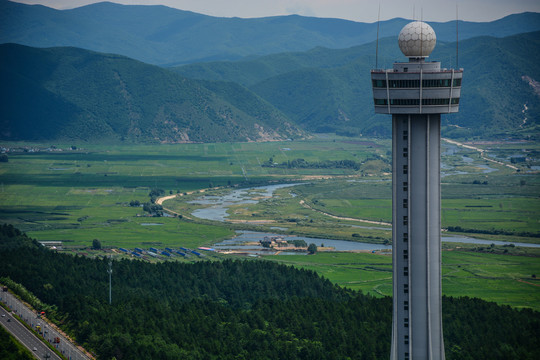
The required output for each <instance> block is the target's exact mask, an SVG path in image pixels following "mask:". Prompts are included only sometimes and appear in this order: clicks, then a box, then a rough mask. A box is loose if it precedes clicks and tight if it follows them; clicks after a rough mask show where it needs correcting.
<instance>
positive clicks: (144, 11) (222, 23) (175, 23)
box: [0, 0, 540, 65]
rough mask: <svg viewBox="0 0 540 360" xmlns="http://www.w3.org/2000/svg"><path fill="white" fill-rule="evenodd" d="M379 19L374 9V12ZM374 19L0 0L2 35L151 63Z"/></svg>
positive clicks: (355, 27) (293, 47) (519, 21)
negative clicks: (240, 14) (262, 15)
mask: <svg viewBox="0 0 540 360" xmlns="http://www.w3.org/2000/svg"><path fill="white" fill-rule="evenodd" d="M372 15H373V18H374V19H375V16H376V14H375V13H374V14H372ZM408 21H409V20H406V19H401V18H396V19H391V20H388V21H383V22H381V24H380V35H381V37H385V36H392V35H396V34H398V33H399V31H400V30H401V28H402V27H403V26H404V25H405V24H406V23H407V22H408ZM432 25H433V27H434V29H435V31H436V32H437V38H438V39H441V40H444V41H449V40H452V39H454V38H455V22H453V21H450V22H446V23H432ZM460 28H461V32H460V36H461V38H462V39H465V38H469V37H475V36H482V35H490V36H508V35H512V34H517V33H522V32H530V31H537V30H540V14H537V13H523V14H516V15H510V16H507V17H505V18H503V19H500V20H497V21H493V22H487V23H474V22H464V21H460ZM376 33H377V24H376V23H375V22H373V23H359V22H353V21H348V20H342V19H325V18H314V17H304V16H298V15H291V16H274V17H266V18H254V19H241V18H236V17H233V18H220V17H212V16H206V15H202V14H197V13H193V12H189V11H182V10H178V9H173V8H169V7H165V6H133V5H132V6H125V5H120V4H114V3H109V2H103V3H96V4H91V5H88V6H83V7H79V8H75V9H70V10H55V9H51V8H48V7H45V6H40V5H34V6H30V5H25V4H19V3H14V2H11V1H7V0H0V43H10V42H11V43H19V44H22V45H28V46H35V47H53V46H76V47H80V48H84V49H89V50H94V51H99V52H106V53H117V54H122V55H125V56H129V57H131V58H134V59H137V60H140V61H144V62H147V63H152V64H158V65H164V64H185V63H192V62H199V61H212V60H237V59H240V58H243V57H246V56H252V55H265V54H272V53H279V52H286V51H305V50H309V49H311V48H314V47H316V46H325V47H331V48H347V47H351V46H355V45H360V44H365V43H368V42H371V41H373V40H374V39H375V37H376Z"/></svg>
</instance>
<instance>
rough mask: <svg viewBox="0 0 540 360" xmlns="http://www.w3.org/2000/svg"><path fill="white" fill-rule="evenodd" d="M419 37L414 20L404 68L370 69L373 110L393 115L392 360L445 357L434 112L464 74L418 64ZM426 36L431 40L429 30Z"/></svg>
mask: <svg viewBox="0 0 540 360" xmlns="http://www.w3.org/2000/svg"><path fill="white" fill-rule="evenodd" d="M426 25H427V24H426ZM426 29H427V30H426ZM424 31H429V32H433V29H432V28H431V27H429V25H427V26H424V23H419V22H414V23H411V24H409V25H407V26H405V27H404V28H403V30H402V33H401V34H400V41H401V43H400V47H401V48H402V50H403V52H404V54H405V55H406V56H408V57H409V62H397V63H394V66H393V68H392V69H388V70H372V71H371V80H372V85H373V100H374V105H375V112H376V113H380V114H392V166H393V175H392V186H393V189H392V224H393V226H392V263H393V320H392V349H391V356H390V358H391V360H412V359H414V360H424V359H425V360H441V359H443V360H444V358H445V355H444V341H443V331H442V310H441V232H440V231H441V230H440V229H441V200H440V199H441V195H440V194H441V192H440V126H441V125H440V124H441V121H440V120H441V114H449V113H455V112H457V111H458V110H459V100H460V96H461V80H462V77H463V70H461V69H460V70H454V69H441V64H440V62H427V61H425V59H424V58H425V57H426V56H428V55H429V53H430V52H431V50H432V49H433V47H434V42H433V43H432V44H431V45H433V46H431V47H430V48H429V49H428V50H429V51H427V52H426V51H425V50H423V49H425V46H424V45H425V44H423V43H422V41H423V40H422V39H423V38H424V37H425V35H426V34H425V33H424ZM415 32H419V34H420V36H415V34H414V33H415ZM409 35H410V36H409ZM427 35H429V36H428V37H427V38H429V39H433V41H435V40H434V39H435V34H434V32H433V33H432V34H427ZM409 38H410V39H409ZM415 41H416V42H417V43H414V42H415ZM403 42H412V43H410V44H406V45H407V46H405V45H404V44H403ZM419 49H420V50H419Z"/></svg>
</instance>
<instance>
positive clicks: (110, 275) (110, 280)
mask: <svg viewBox="0 0 540 360" xmlns="http://www.w3.org/2000/svg"><path fill="white" fill-rule="evenodd" d="M107 273H109V305H110V304H112V256H111V257H109V269H108V270H107Z"/></svg>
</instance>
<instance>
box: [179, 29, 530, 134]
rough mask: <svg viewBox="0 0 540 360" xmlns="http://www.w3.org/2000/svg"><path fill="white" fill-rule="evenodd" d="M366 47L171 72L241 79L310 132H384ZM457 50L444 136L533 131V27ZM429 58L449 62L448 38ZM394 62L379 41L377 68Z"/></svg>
mask: <svg viewBox="0 0 540 360" xmlns="http://www.w3.org/2000/svg"><path fill="white" fill-rule="evenodd" d="M374 48H375V46H374V44H367V45H362V46H357V47H352V48H349V49H340V50H332V49H326V48H316V49H313V50H310V51H307V52H297V53H282V54H274V55H268V56H264V57H259V58H255V59H251V60H243V61H236V62H212V63H201V64H191V65H185V66H181V67H176V68H174V70H175V71H177V72H179V73H181V74H183V75H185V76H187V77H192V78H199V79H208V80H226V81H235V82H238V83H241V84H243V85H246V86H248V87H249V88H250V89H251V90H253V91H255V92H256V93H257V94H259V95H260V96H261V97H263V98H265V99H266V100H268V101H269V102H270V103H272V104H273V105H275V106H276V107H277V108H278V109H280V110H281V111H283V113H285V114H286V115H287V116H289V117H290V118H291V119H292V120H293V121H295V122H296V123H298V124H299V125H301V126H302V127H304V128H306V129H311V130H312V131H316V132H317V131H318V132H331V131H336V132H340V133H344V134H347V133H349V134H359V133H362V134H367V135H384V136H389V134H390V131H391V130H390V122H389V121H388V118H387V117H385V116H375V114H374V111H373V101H372V95H371V81H370V69H372V68H374V67H375V54H374ZM459 51H460V55H459V67H461V68H464V70H465V73H464V79H463V89H462V98H461V104H460V112H459V113H458V114H455V115H451V116H445V117H443V120H444V124H446V125H447V126H446V128H445V136H459V137H470V136H478V137H484V138H487V137H493V136H498V137H507V136H522V137H526V136H528V135H530V134H531V133H538V131H537V127H538V125H539V124H538V121H539V120H540V97H539V96H538V94H537V93H535V89H534V88H533V87H531V86H530V85H529V81H527V80H526V78H525V80H524V78H523V77H524V76H525V77H529V78H531V79H534V80H536V81H538V80H539V79H540V69H539V67H538V66H537V64H538V60H539V59H540V32H533V33H525V34H519V35H513V36H509V37H505V38H494V37H478V38H473V39H469V40H464V41H461V42H460V44H459ZM429 59H430V60H432V61H441V62H442V66H443V67H454V68H455V67H456V44H455V43H445V42H441V41H438V44H437V46H436V47H435V50H434V51H433V53H432V54H431V56H430V58H429ZM399 60H401V61H407V60H406V58H404V56H403V55H402V54H401V52H400V50H399V47H398V45H397V38H395V37H391V38H384V39H381V40H380V41H379V59H378V61H379V67H382V68H391V66H392V63H393V62H394V61H399ZM525 109H527V110H526V111H525V112H523V110H525ZM525 118H527V121H526V122H524V120H525ZM450 124H451V125H453V126H448V125H450Z"/></svg>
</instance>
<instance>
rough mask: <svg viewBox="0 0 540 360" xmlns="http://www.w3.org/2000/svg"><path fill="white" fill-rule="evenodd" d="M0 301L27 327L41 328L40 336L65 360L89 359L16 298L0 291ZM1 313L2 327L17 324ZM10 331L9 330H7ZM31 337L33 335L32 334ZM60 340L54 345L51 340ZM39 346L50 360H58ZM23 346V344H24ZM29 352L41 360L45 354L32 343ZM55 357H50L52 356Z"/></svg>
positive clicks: (45, 347) (3, 311)
mask: <svg viewBox="0 0 540 360" xmlns="http://www.w3.org/2000/svg"><path fill="white" fill-rule="evenodd" d="M0 301H2V302H3V303H4V304H6V305H7V306H8V307H9V308H10V309H11V310H12V311H13V312H14V313H16V314H17V315H19V316H20V317H21V318H22V319H23V320H24V321H25V322H26V323H27V324H28V325H30V326H31V327H32V328H33V329H36V326H37V325H39V326H41V329H42V332H43V333H42V335H43V337H44V338H45V340H47V341H48V342H49V343H51V344H52V345H53V346H54V347H56V348H57V349H58V350H59V351H60V352H61V353H62V354H63V355H64V356H65V357H66V358H67V359H69V360H88V359H89V357H88V356H86V355H85V354H83V353H82V352H81V351H80V350H79V349H78V348H77V347H76V346H75V345H74V344H72V343H71V342H70V341H69V340H68V339H66V338H65V337H64V336H63V335H62V334H60V333H58V332H57V331H56V330H55V329H54V328H52V327H51V326H50V325H48V323H46V322H45V321H43V319H39V318H38V317H37V315H36V313H35V312H33V311H32V310H30V309H29V308H27V307H26V306H24V305H23V304H22V303H21V302H20V301H19V300H18V299H17V298H15V297H14V296H13V295H11V294H10V293H8V292H2V291H0ZM0 308H1V309H2V313H3V314H6V316H5V317H3V316H1V315H0V319H1V320H0V322H1V323H2V325H8V324H13V323H18V321H17V320H15V319H14V318H13V317H12V316H11V315H10V314H7V312H6V311H5V310H4V309H3V308H2V307H0ZM8 316H9V318H11V321H10V322H8V321H7V319H8ZM19 326H21V327H22V328H24V329H25V330H26V331H29V330H28V329H26V328H25V327H24V326H23V325H22V324H20V323H19ZM8 330H11V329H8ZM32 335H33V334H32ZM33 336H34V338H36V339H37V340H38V341H39V339H38V338H37V337H36V336H35V335H33ZM56 337H58V338H60V343H59V344H54V343H53V340H54V338H56ZM19 341H21V342H23V339H19ZM39 343H40V344H41V346H42V347H43V348H44V349H47V351H48V352H49V353H50V354H51V358H50V359H60V358H59V357H58V355H56V354H54V353H53V352H52V351H51V350H50V349H49V348H47V346H46V345H45V344H43V343H42V342H41V341H39ZM24 344H25V343H24ZM25 346H26V347H28V348H29V349H30V350H32V352H33V353H37V354H38V355H39V357H38V358H39V359H43V358H44V357H43V356H44V355H45V354H46V352H42V351H41V350H40V349H41V348H40V347H38V346H37V345H35V344H34V343H33V344H31V345H26V344H25ZM34 347H36V348H37V351H35V352H34V351H33V349H34ZM53 355H54V356H55V357H52V356H53Z"/></svg>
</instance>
